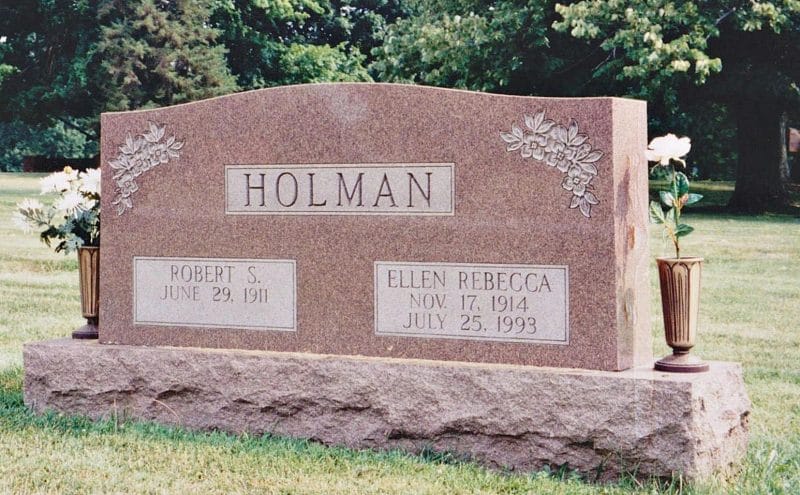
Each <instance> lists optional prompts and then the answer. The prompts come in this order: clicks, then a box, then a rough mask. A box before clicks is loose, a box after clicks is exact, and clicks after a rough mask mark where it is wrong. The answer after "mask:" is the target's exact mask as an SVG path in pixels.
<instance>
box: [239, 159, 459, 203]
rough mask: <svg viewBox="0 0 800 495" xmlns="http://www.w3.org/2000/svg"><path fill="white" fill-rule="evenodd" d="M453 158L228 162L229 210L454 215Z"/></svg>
mask: <svg viewBox="0 0 800 495" xmlns="http://www.w3.org/2000/svg"><path fill="white" fill-rule="evenodd" d="M453 189H454V184H453V164H452V163H381V164H350V165H347V164H341V165H340V164H325V165H253V166H251V165H229V166H226V167H225V213H227V214H231V215H452V214H453V197H454V196H455V195H454V192H453Z"/></svg>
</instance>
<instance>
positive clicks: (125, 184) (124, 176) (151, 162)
mask: <svg viewBox="0 0 800 495" xmlns="http://www.w3.org/2000/svg"><path fill="white" fill-rule="evenodd" d="M165 131H166V126H165V125H162V126H160V127H159V126H158V125H156V124H155V123H153V122H150V123H149V124H148V129H147V131H145V132H144V133H142V134H139V135H138V136H136V137H135V138H134V137H132V136H131V135H130V134H128V136H127V137H126V138H125V143H123V144H122V145H120V147H119V154H118V155H117V156H116V158H114V159H113V160H110V161H109V162H108V164H109V165H110V166H111V168H112V169H114V184H115V187H114V192H115V194H116V196H114V201H113V202H112V203H111V204H113V205H115V206H116V207H117V215H122V214H123V213H125V212H126V211H127V210H129V209H131V208H133V200H132V198H131V196H133V193H135V192H136V191H138V190H139V185H138V184H137V183H136V178H137V177H139V176H140V175H142V174H143V173H145V172H147V171H148V170H150V169H151V168H153V167H155V166H157V165H161V164H163V163H168V162H169V161H170V160H172V159H174V158H178V157H179V156H180V149H181V148H183V142H182V141H177V140H176V139H175V136H174V135H173V136H170V137H169V138H167V139H166V140H164V135H165Z"/></svg>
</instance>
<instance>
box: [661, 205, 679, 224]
mask: <svg viewBox="0 0 800 495" xmlns="http://www.w3.org/2000/svg"><path fill="white" fill-rule="evenodd" d="M664 221H665V222H666V223H668V224H670V225H675V224H676V223H677V222H676V221H675V208H670V209H669V211H667V214H666V215H664Z"/></svg>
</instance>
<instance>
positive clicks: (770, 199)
mask: <svg viewBox="0 0 800 495" xmlns="http://www.w3.org/2000/svg"><path fill="white" fill-rule="evenodd" d="M736 123H737V141H738V143H739V163H738V166H737V169H736V189H735V190H734V192H733V196H732V197H731V200H730V202H729V203H728V206H729V207H730V208H731V209H732V210H736V211H741V212H745V213H763V212H765V211H786V210H787V209H788V208H789V206H790V202H789V191H788V188H787V185H788V183H789V163H788V161H787V156H786V155H787V154H786V111H785V109H784V107H783V106H782V105H780V104H776V103H772V102H769V103H764V102H761V101H754V100H742V101H739V102H738V103H737V105H736Z"/></svg>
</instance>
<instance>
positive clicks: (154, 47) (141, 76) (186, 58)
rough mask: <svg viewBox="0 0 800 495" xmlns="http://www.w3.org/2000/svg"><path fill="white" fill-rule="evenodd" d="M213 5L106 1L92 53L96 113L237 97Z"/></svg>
mask: <svg viewBox="0 0 800 495" xmlns="http://www.w3.org/2000/svg"><path fill="white" fill-rule="evenodd" d="M211 13H212V2H211V0H178V1H174V0H173V1H166V0H141V1H139V2H130V1H125V0H108V1H104V2H102V3H101V5H100V6H99V9H98V14H97V19H98V22H99V23H100V26H101V27H100V36H99V39H98V41H97V42H96V43H95V44H94V45H93V47H92V49H91V50H90V52H89V74H88V79H89V81H90V83H89V88H90V90H91V92H92V94H93V95H96V96H99V97H100V98H99V99H100V101H101V102H102V108H101V109H97V110H103V111H109V110H130V109H134V108H146V107H157V106H167V105H173V104H176V103H182V102H186V101H193V100H199V99H202V98H208V97H211V96H218V95H223V94H228V93H232V92H234V91H236V90H237V89H238V86H237V85H236V80H235V78H234V77H233V76H232V75H231V73H230V71H229V70H228V67H227V64H226V60H225V53H226V52H225V47H224V46H223V45H222V44H220V43H217V37H218V36H219V34H220V33H219V30H217V29H214V28H213V27H211V26H209V19H210V17H211Z"/></svg>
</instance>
